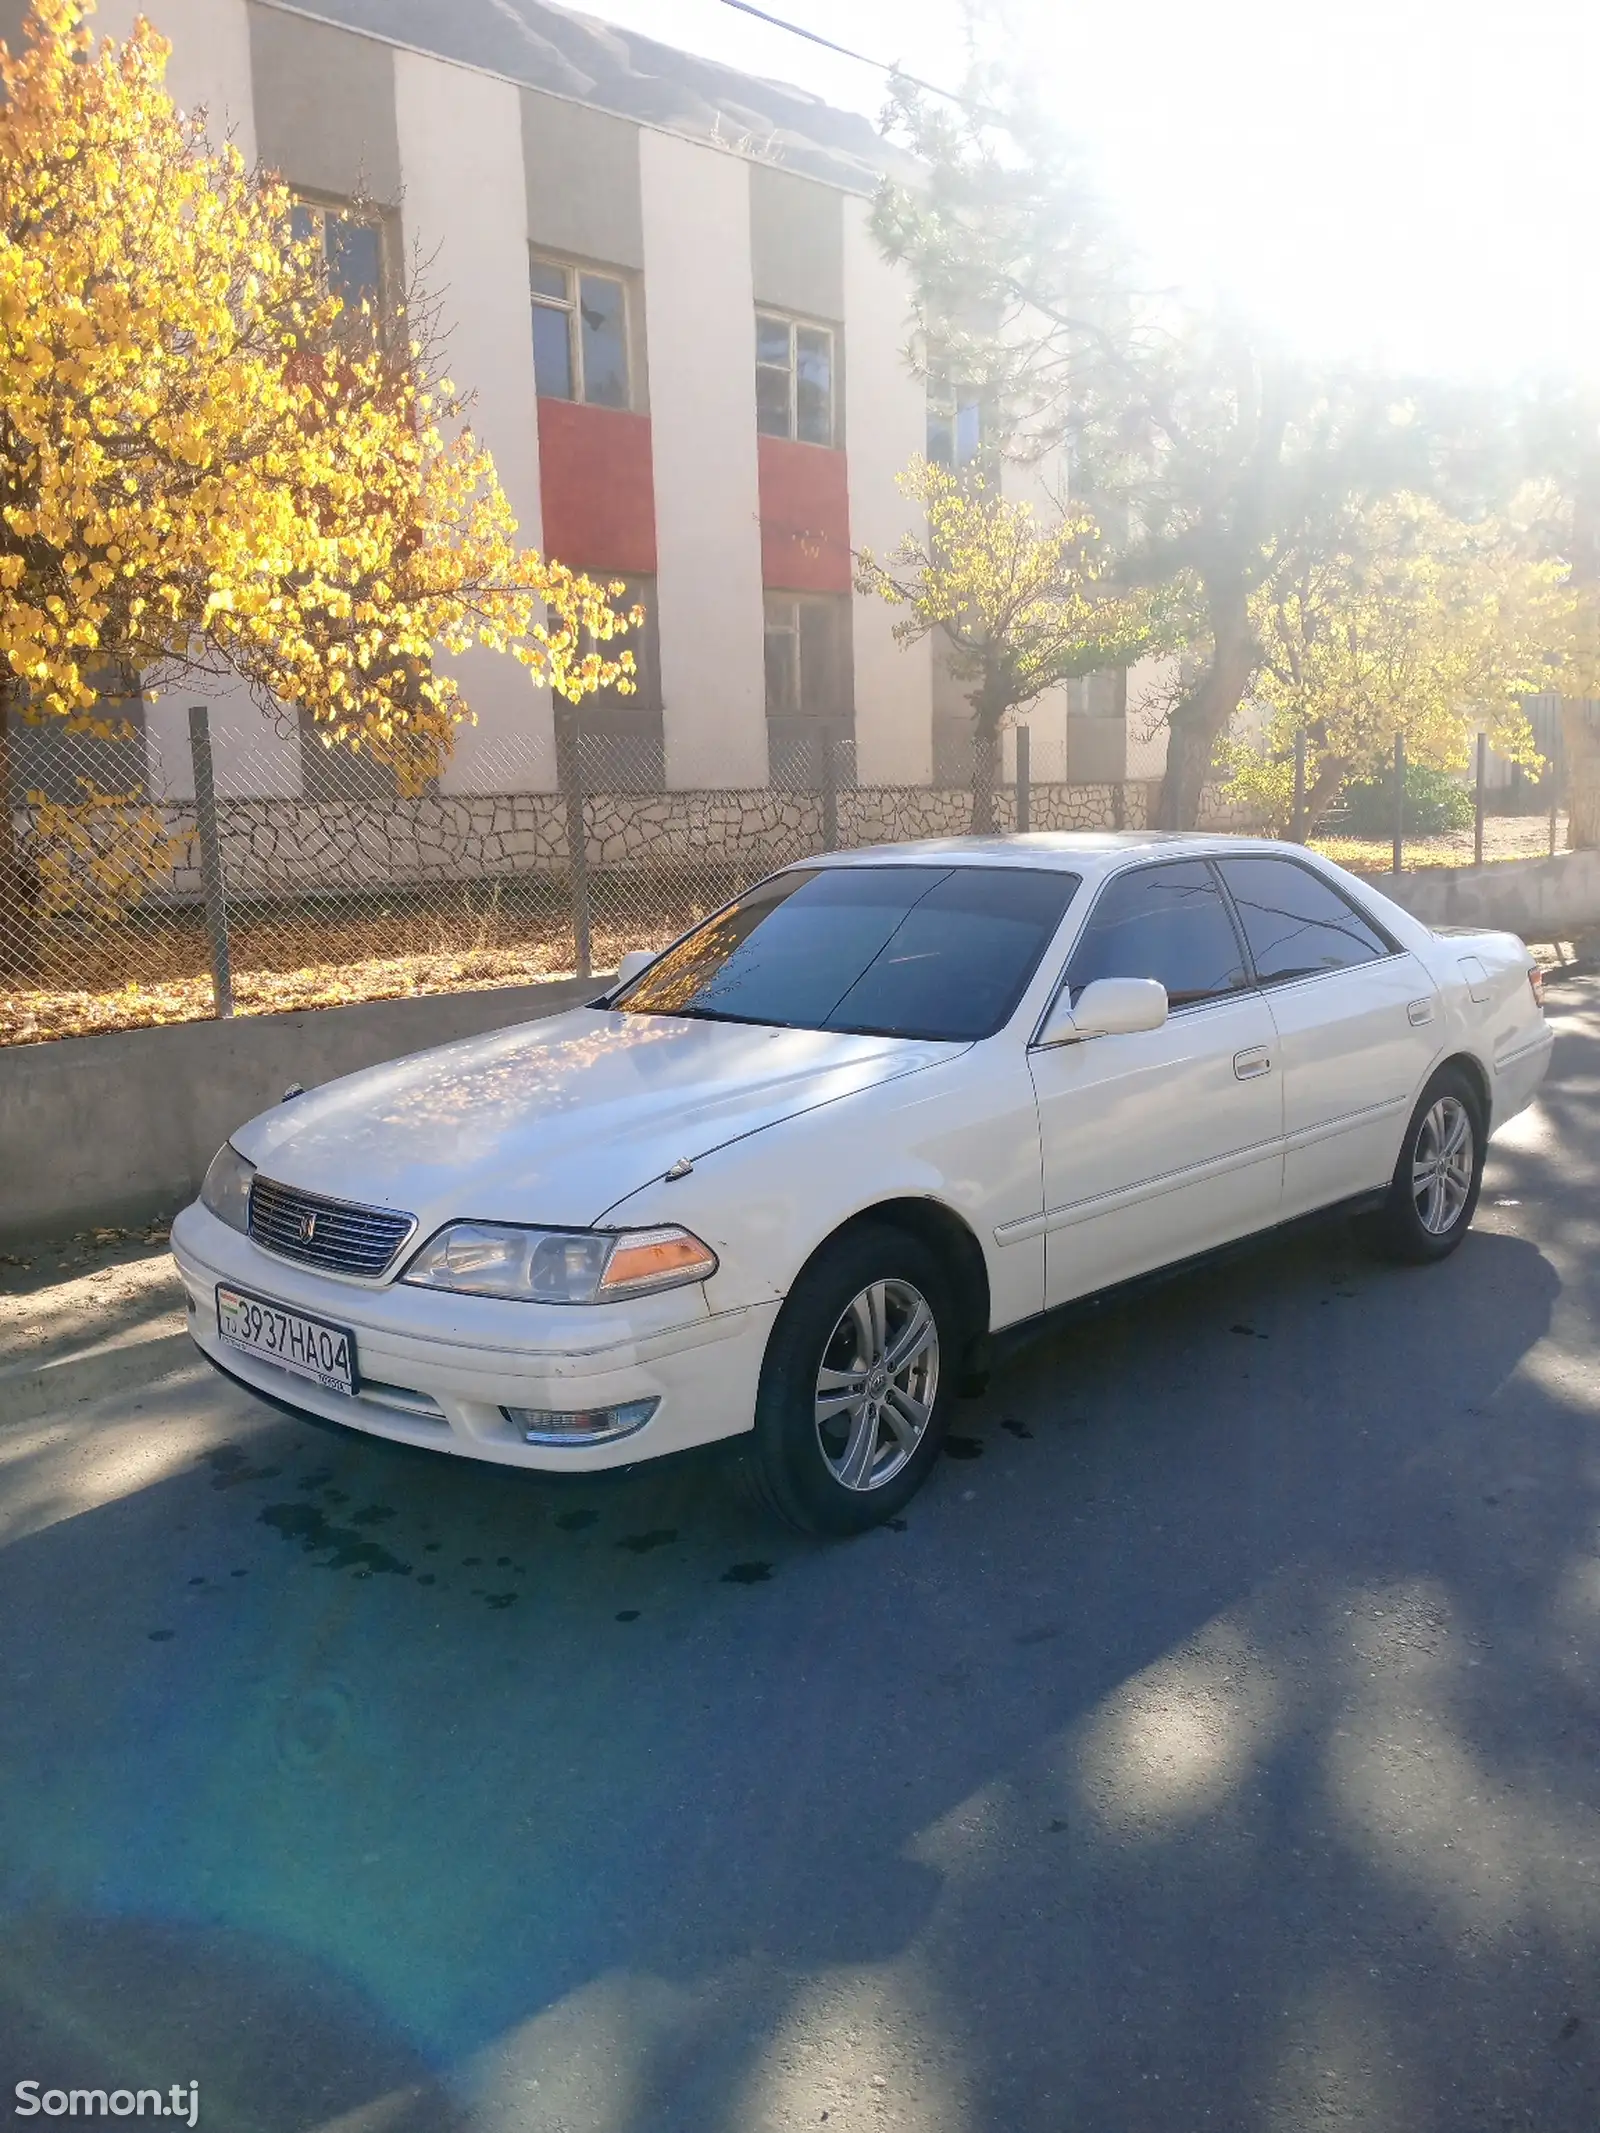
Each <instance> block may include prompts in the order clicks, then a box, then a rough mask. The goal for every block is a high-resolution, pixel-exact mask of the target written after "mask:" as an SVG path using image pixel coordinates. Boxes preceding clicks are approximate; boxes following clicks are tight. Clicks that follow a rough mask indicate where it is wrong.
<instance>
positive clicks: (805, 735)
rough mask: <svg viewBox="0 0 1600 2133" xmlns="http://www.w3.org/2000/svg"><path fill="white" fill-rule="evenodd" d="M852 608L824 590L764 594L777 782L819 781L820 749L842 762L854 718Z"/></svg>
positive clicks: (840, 769) (771, 752)
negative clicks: (831, 749) (818, 591)
mask: <svg viewBox="0 0 1600 2133" xmlns="http://www.w3.org/2000/svg"><path fill="white" fill-rule="evenodd" d="M849 632H850V603H849V601H848V600H846V599H842V598H839V597H836V596H834V595H831V594H827V593H783V592H769V593H768V594H767V595H766V669H767V744H768V756H769V761H770V765H771V774H772V779H773V782H774V783H775V784H778V785H804V786H808V787H809V786H813V785H815V784H817V783H818V782H819V781H820V774H821V755H820V750H821V748H822V747H823V746H824V745H827V746H829V747H831V748H833V749H834V750H835V762H834V776H835V779H836V781H837V782H838V783H840V784H847V783H849V782H850V779H849V777H848V775H847V772H846V769H845V767H844V763H843V759H842V758H843V754H845V753H847V752H848V743H849V742H850V740H851V738H852V729H853V722H854V717H855V706H854V690H853V683H852V672H851V659H850V634H849Z"/></svg>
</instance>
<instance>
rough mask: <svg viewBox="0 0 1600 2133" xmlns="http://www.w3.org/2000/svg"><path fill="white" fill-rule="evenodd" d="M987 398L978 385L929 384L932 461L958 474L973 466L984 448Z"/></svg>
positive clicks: (933, 380)
mask: <svg viewBox="0 0 1600 2133" xmlns="http://www.w3.org/2000/svg"><path fill="white" fill-rule="evenodd" d="M984 429H985V425H984V419H983V396H982V394H981V392H980V391H979V389H978V387H977V386H976V385H952V384H951V383H950V382H949V380H948V379H945V378H938V377H932V378H930V379H929V380H928V457H929V458H930V459H931V460H932V461H933V463H934V465H935V466H936V467H948V468H949V469H950V471H951V472H952V473H955V472H956V471H957V470H958V469H959V468H961V467H967V466H971V465H972V463H973V461H974V460H976V459H978V458H979V457H980V456H981V454H982V452H983V448H984V442H985V438H984Z"/></svg>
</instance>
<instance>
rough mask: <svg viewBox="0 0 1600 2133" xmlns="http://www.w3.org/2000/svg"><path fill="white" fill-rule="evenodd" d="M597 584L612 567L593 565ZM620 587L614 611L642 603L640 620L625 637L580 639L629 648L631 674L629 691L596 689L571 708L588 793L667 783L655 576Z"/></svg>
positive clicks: (590, 647)
mask: <svg viewBox="0 0 1600 2133" xmlns="http://www.w3.org/2000/svg"><path fill="white" fill-rule="evenodd" d="M588 575H589V576H590V577H591V578H594V579H596V580H597V581H598V582H599V583H600V584H602V585H606V584H614V583H615V582H616V580H615V578H614V577H613V576H612V574H611V572H610V571H606V570H591V571H590V572H589V573H588ZM622 583H623V587H624V590H623V591H622V592H620V593H616V594H613V595H611V596H610V605H611V608H612V610H613V612H615V613H617V614H626V613H627V612H628V611H629V609H630V608H634V607H642V608H643V609H644V621H643V623H642V625H641V626H640V627H639V628H638V629H631V630H629V631H628V633H627V635H626V636H625V637H611V638H607V639H605V640H604V641H600V640H593V641H591V640H590V639H588V638H587V637H586V638H585V639H584V641H583V644H582V646H581V650H582V651H584V652H589V651H594V652H598V653H599V654H600V656H601V658H602V659H615V658H616V657H617V655H618V653H619V652H624V651H627V652H632V654H633V659H634V667H635V673H634V677H633V681H634V687H633V694H632V695H631V696H622V695H620V694H619V693H618V692H617V690H615V689H598V690H596V691H595V693H594V695H592V696H586V697H585V698H584V699H583V701H582V703H581V704H578V705H575V706H573V707H572V711H571V716H572V717H573V719H574V721H575V723H576V727H577V733H578V750H579V761H580V764H581V767H582V774H583V785H584V790H585V791H586V792H659V791H660V790H661V789H662V787H663V786H664V784H665V783H666V775H665V765H664V760H663V747H662V730H661V652H660V634H659V631H658V629H657V625H656V581H655V579H654V578H625V579H624V580H623V581H622Z"/></svg>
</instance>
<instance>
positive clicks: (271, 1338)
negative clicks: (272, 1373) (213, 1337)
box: [217, 1282, 359, 1393]
mask: <svg viewBox="0 0 1600 2133" xmlns="http://www.w3.org/2000/svg"><path fill="white" fill-rule="evenodd" d="M217 1332H218V1334H219V1335H220V1336H221V1338H222V1339H223V1340H225V1341H226V1342H227V1344H228V1346H229V1347H230V1348H238V1349H241V1350H242V1351H243V1353H244V1354H246V1355H258V1356H260V1357H261V1359H262V1360H263V1361H264V1362H268V1363H276V1364H277V1366H278V1368H279V1369H280V1370H292V1371H293V1372H294V1374H295V1376H296V1377H299V1378H310V1380H311V1382H312V1383H313V1384H314V1385H320V1386H322V1387H323V1389H324V1390H325V1391H327V1392H343V1393H353V1392H354V1391H355V1389H356V1386H357V1383H358V1382H359V1381H358V1379H357V1377H356V1337H355V1335H354V1334H353V1333H351V1332H348V1331H347V1330H346V1329H345V1327H343V1326H330V1325H329V1324H328V1322H327V1321H326V1319H321V1318H308V1317H307V1316H306V1314H305V1312H304V1311H291V1310H289V1309H288V1307H287V1306H286V1305H284V1304H278V1303H272V1302H270V1301H269V1300H268V1298H266V1297H265V1296H251V1295H248V1294H247V1293H246V1292H245V1291H244V1290H243V1289H230V1288H227V1287H225V1286H224V1285H223V1284H222V1283H221V1282H219V1283H218V1284H217Z"/></svg>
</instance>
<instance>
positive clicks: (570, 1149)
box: [233, 1007, 965, 1233]
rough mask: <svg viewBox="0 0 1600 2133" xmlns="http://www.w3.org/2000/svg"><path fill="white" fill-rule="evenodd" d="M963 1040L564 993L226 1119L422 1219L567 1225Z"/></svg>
mask: <svg viewBox="0 0 1600 2133" xmlns="http://www.w3.org/2000/svg"><path fill="white" fill-rule="evenodd" d="M963 1049H965V1047H963V1046H959V1045H952V1044H938V1043H925V1042H922V1041H920V1040H918V1039H914V1038H905V1037H855V1036H847V1035H842V1034H838V1033H835V1032H832V1031H826V1030H792V1029H769V1028H766V1027H764V1026H757V1025H753V1024H744V1023H725V1022H692V1021H687V1020H682V1019H680V1018H678V1017H676V1016H670V1015H639V1014H617V1013H612V1012H610V1011H608V1010H606V1009H601V1008H588V1007H585V1008H578V1009H576V1010H574V1011H573V1012H572V1013H570V1014H565V1015H558V1016H553V1017H552V1018H550V1019H549V1020H548V1021H542V1022H530V1023H523V1024H520V1025H519V1026H518V1027H516V1028H513V1029H505V1030H496V1031H493V1032H491V1033H490V1034H489V1035H487V1036H483V1037H469V1038H464V1039H463V1040H462V1041H460V1042H459V1043H456V1044H447V1045H441V1046H440V1047H439V1048H438V1049H437V1050H436V1051H429V1052H419V1053H416V1054H414V1055H413V1056H412V1057H411V1058H408V1059H397V1060H395V1061H393V1062H392V1063H391V1064H389V1065H387V1066H379V1067H370V1068H368V1069H366V1070H365V1071H364V1072H362V1073H359V1074H351V1075H347V1076H346V1077H345V1078H344V1079H343V1080H340V1081H333V1082H328V1083H326V1084H325V1085H324V1086H323V1087H322V1088H320V1089H315V1090H312V1091H310V1092H309V1093H308V1094H307V1095H304V1096H298V1097H296V1098H295V1099H294V1100H293V1101H292V1102H290V1103H286V1104H281V1105H279V1106H278V1107H277V1109H275V1110H272V1111H267V1112H263V1113H262V1115H261V1116H260V1117H259V1118H255V1119H252V1120H251V1122H250V1124H249V1125H248V1126H245V1127H244V1128H242V1129H241V1130H240V1131H239V1132H237V1133H235V1134H234V1136H233V1145H234V1146H235V1147H236V1148H237V1149H238V1150H239V1152H240V1154H241V1155H243V1156H245V1157H247V1158H248V1160H249V1161H250V1162H252V1163H255V1164H256V1165H257V1166H258V1167H259V1168H260V1169H261V1170H263V1171H264V1172H265V1173H266V1175H267V1176H269V1177H271V1178H275V1179H277V1180H278V1181H279V1182H280V1183H282V1184H285V1185H295V1186H299V1187H301V1188H302V1189H303V1190H305V1191H309V1192H318V1193H324V1194H327V1195H328V1196H329V1197H330V1198H332V1199H336V1200H355V1201H361V1202H364V1203H365V1204H367V1205H369V1206H376V1207H391V1208H396V1209H402V1210H404V1211H405V1212H406V1213H408V1214H413V1215H415V1216H416V1217H417V1220H418V1223H419V1224H420V1226H421V1228H422V1230H423V1232H424V1233H426V1232H427V1231H428V1230H429V1229H431V1228H432V1227H434V1226H436V1225H437V1224H438V1223H440V1222H445V1221H450V1220H460V1219H464V1218H475V1219H477V1220H481V1221H505V1222H530V1223H538V1224H548V1225H551V1226H552V1227H570V1228H584V1227H586V1226H588V1225H589V1224H591V1223H594V1222H597V1221H598V1220H599V1219H600V1217H601V1216H602V1215H603V1214H604V1213H605V1212H606V1210H607V1209H608V1208H610V1207H614V1206H615V1205H616V1203H617V1202H618V1201H619V1200H621V1199H624V1198H626V1197H627V1196H628V1195H629V1194H630V1193H634V1192H637V1191H638V1190H639V1189H640V1188H641V1187H642V1186H644V1185H648V1184H649V1183H651V1181H652V1180H653V1179H655V1178H658V1177H660V1176H661V1174H662V1172H663V1171H665V1170H668V1169H670V1167H671V1166H672V1164H673V1163H675V1162H677V1161H678V1160H679V1159H680V1158H681V1157H688V1158H689V1159H690V1160H691V1161H693V1160H695V1159H696V1158H698V1157H700V1156H703V1155H707V1154H709V1153H710V1152H711V1151H712V1150H713V1149H716V1148H721V1147H725V1146H726V1145H727V1144H728V1143H729V1142H730V1141H736V1140H740V1139H743V1138H744V1137H745V1136H746V1135H747V1134H751V1133H756V1132H759V1131H760V1130H761V1129H762V1128H763V1127H767V1126H773V1125H776V1124H778V1123H779V1121H781V1120H783V1119H785V1118H792V1117H794V1116H795V1115H796V1114H797V1113H798V1112H801V1111H809V1110H812V1109H814V1108H815V1107H816V1106H817V1105H818V1104H824V1103H831V1102H834V1101H836V1100H837V1099H838V1098H840V1097H845V1096H849V1095H852V1094H854V1093H855V1092H856V1091H858V1090H861V1089H868V1088H873V1087H875V1086H877V1084H879V1083H880V1082H883V1081H888V1080H893V1079H895V1078H896V1077H898V1076H900V1075H903V1074H913V1073H916V1072H917V1071H919V1069H921V1068H923V1067H925V1066H931V1065H933V1064H934V1063H935V1062H936V1061H938V1060H942V1059H948V1058H950V1057H951V1056H952V1055H953V1054H954V1053H956V1052H958V1051H960V1050H963Z"/></svg>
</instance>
